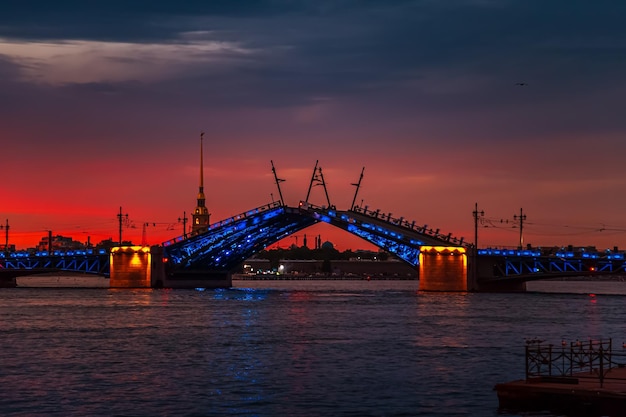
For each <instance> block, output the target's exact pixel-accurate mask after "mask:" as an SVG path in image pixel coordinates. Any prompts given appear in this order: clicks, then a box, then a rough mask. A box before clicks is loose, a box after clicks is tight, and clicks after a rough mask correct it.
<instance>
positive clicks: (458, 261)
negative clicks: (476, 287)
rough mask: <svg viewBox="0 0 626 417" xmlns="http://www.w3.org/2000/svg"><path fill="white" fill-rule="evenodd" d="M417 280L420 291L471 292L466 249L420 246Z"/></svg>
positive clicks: (460, 247) (459, 247)
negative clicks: (418, 280)
mask: <svg viewBox="0 0 626 417" xmlns="http://www.w3.org/2000/svg"><path fill="white" fill-rule="evenodd" d="M419 279H420V283H419V289H420V291H461V292H465V291H468V290H471V288H469V286H468V259H467V253H466V249H465V248H464V247H462V246H451V247H446V246H422V248H421V250H420V259H419Z"/></svg>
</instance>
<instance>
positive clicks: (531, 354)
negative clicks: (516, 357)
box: [525, 339, 626, 386]
mask: <svg viewBox="0 0 626 417" xmlns="http://www.w3.org/2000/svg"><path fill="white" fill-rule="evenodd" d="M525 361H526V380H530V379H533V378H541V379H544V380H554V381H559V382H564V383H572V384H577V383H578V379H581V378H594V379H598V380H599V381H600V386H602V385H603V383H604V381H605V380H607V379H620V380H624V379H623V378H615V377H613V374H612V373H611V372H610V371H611V370H612V369H615V368H624V367H626V352H615V351H613V342H612V339H602V340H588V341H579V340H576V341H575V342H570V343H567V342H565V341H562V342H561V345H560V346H559V345H556V346H555V345H553V344H543V341H542V340H537V339H533V340H528V341H526V349H525Z"/></svg>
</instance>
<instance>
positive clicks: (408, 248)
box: [300, 202, 465, 266]
mask: <svg viewBox="0 0 626 417" xmlns="http://www.w3.org/2000/svg"><path fill="white" fill-rule="evenodd" d="M300 210H301V211H302V212H303V213H307V214H308V215H309V216H311V217H312V218H314V219H315V220H317V221H322V222H325V223H330V224H332V225H333V226H336V227H339V228H340V229H343V230H346V231H347V232H350V233H352V234H353V235H356V236H359V237H360V238H362V239H364V240H366V241H368V242H370V243H372V244H374V245H376V246H377V247H379V248H381V249H383V250H385V251H387V252H389V253H391V254H393V255H395V256H397V257H398V258H400V259H401V260H403V261H405V262H406V263H408V264H410V265H412V266H417V265H418V263H419V254H420V249H421V247H422V246H443V247H449V246H465V243H464V242H463V238H461V239H457V238H455V237H453V236H452V234H451V233H450V234H442V233H440V232H439V229H437V230H432V229H429V228H428V226H417V225H416V224H415V222H414V221H413V222H409V221H407V220H405V219H404V218H394V217H391V214H381V213H380V211H371V210H368V209H367V208H359V207H355V208H354V209H353V210H347V211H340V210H336V209H335V208H332V207H331V208H325V207H320V206H315V205H312V204H310V203H305V202H301V203H300Z"/></svg>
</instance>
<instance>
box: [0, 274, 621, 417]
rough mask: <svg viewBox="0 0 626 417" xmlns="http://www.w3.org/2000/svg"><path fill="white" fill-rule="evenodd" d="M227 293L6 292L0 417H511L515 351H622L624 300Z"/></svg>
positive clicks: (296, 290) (295, 289)
mask: <svg viewBox="0 0 626 417" xmlns="http://www.w3.org/2000/svg"><path fill="white" fill-rule="evenodd" d="M236 285H240V286H254V287H255V288H233V289H230V290H210V291H195V290H175V291H174V290H109V289H54V288H46V289H41V288H38V289H35V288H17V289H2V290H1V291H0V314H1V315H2V320H1V321H0V337H1V340H2V349H0V392H1V393H2V395H1V396H0V415H3V416H115V415H117V416H496V415H499V416H501V417H504V416H514V415H515V416H516V415H518V414H507V413H506V412H499V411H498V410H497V406H498V401H497V396H496V394H495V391H493V386H494V385H495V384H496V383H498V382H504V381H508V380H511V379H519V378H522V377H523V375H524V361H523V359H524V358H523V344H524V339H525V338H533V337H539V338H542V339H546V340H547V341H552V342H555V343H559V342H560V341H561V339H563V338H564V339H566V340H575V339H580V338H583V339H584V338H600V337H604V338H608V337H613V338H614V339H616V340H617V341H618V342H619V343H616V344H618V345H620V346H621V342H622V339H623V338H624V337H625V336H626V335H625V334H624V323H626V313H625V310H624V308H623V305H624V297H623V296H610V295H596V296H595V297H590V296H589V295H588V294H546V293H528V294H458V293H452V294H451V293H434V294H433V293H419V292H418V291H417V283H416V282H410V281H397V282H394V281H379V282H375V281H371V282H365V281H330V282H329V281H325V282H311V281H306V282H299V281H295V282H267V281H264V282H253V281H246V282H237V283H236ZM533 415H545V416H548V415H550V414H533Z"/></svg>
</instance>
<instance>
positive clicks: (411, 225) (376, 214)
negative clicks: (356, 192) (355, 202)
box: [351, 206, 468, 246]
mask: <svg viewBox="0 0 626 417" xmlns="http://www.w3.org/2000/svg"><path fill="white" fill-rule="evenodd" d="M351 211H354V212H355V213H360V214H365V215H366V216H369V217H373V218H375V219H378V220H382V221H385V222H387V223H390V224H392V225H395V226H399V227H402V228H404V229H407V230H411V231H415V232H418V233H422V234H424V235H428V236H432V237H434V238H436V239H441V240H444V241H446V242H450V243H454V244H457V245H459V246H468V243H467V242H464V238H463V237H461V238H457V237H454V236H452V233H448V234H442V233H439V229H436V230H433V229H429V228H428V225H426V224H425V225H423V226H419V225H416V222H415V220H413V221H412V222H409V221H408V220H406V219H405V218H404V217H400V218H396V217H392V215H391V213H387V214H385V213H381V212H380V210H376V211H373V210H369V209H368V206H365V207H359V206H354V207H353V208H352V210H351Z"/></svg>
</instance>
